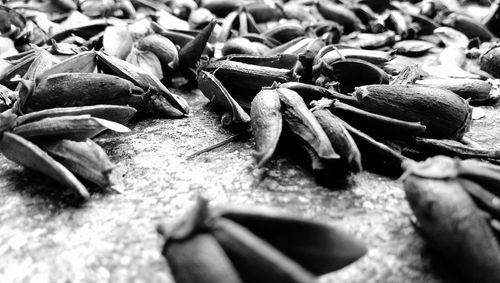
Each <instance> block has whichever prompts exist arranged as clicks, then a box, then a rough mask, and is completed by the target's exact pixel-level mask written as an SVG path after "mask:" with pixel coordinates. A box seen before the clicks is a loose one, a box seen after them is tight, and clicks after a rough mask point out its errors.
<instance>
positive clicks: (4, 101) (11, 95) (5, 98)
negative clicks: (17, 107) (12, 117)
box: [0, 85, 18, 112]
mask: <svg viewBox="0 0 500 283" xmlns="http://www.w3.org/2000/svg"><path fill="white" fill-rule="evenodd" d="M17 95H18V93H17V92H13V91H12V90H10V89H8V88H7V87H5V86H3V85H0V112H3V111H5V110H7V109H10V108H11V107H12V106H13V105H14V102H15V101H16V100H17Z"/></svg>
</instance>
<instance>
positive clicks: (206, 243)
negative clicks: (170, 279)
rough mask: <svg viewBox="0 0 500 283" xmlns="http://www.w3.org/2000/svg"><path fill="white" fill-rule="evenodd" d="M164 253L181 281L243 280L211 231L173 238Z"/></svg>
mask: <svg viewBox="0 0 500 283" xmlns="http://www.w3.org/2000/svg"><path fill="white" fill-rule="evenodd" d="M162 253H163V256H165V258H166V259H167V262H168V265H169V267H170V270H171V271H172V275H173V276H174V278H175V282H177V283H199V282H207V283H240V282H242V281H241V279H240V278H239V276H238V274H237V273H236V270H235V269H234V266H233V265H232V264H231V262H230V260H229V258H228V257H227V255H226V254H225V253H224V251H223V249H222V248H221V246H220V245H219V243H218V242H217V241H216V240H215V238H214V237H213V236H212V235H210V234H196V235H194V236H192V237H190V238H187V239H183V240H170V241H168V242H167V243H166V244H165V246H164V248H163V252H162Z"/></svg>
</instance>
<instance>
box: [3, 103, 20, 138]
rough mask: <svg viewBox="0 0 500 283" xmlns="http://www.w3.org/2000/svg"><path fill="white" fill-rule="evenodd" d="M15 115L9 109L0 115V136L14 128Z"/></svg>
mask: <svg viewBox="0 0 500 283" xmlns="http://www.w3.org/2000/svg"><path fill="white" fill-rule="evenodd" d="M17 117H18V116H17V114H16V113H15V111H14V110H13V109H12V108H11V109H8V110H5V111H2V112H1V113H0V134H1V133H3V132H5V131H10V130H11V129H12V128H14V127H15V126H16V120H17Z"/></svg>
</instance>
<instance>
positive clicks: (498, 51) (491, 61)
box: [479, 46, 500, 78]
mask: <svg viewBox="0 0 500 283" xmlns="http://www.w3.org/2000/svg"><path fill="white" fill-rule="evenodd" d="M499 66H500V46H493V47H492V48H490V49H489V50H487V51H486V52H484V53H483V54H482V55H481V57H479V67H480V68H481V70H483V71H485V72H488V73H489V74H491V75H492V76H493V77H495V78H500V67H499Z"/></svg>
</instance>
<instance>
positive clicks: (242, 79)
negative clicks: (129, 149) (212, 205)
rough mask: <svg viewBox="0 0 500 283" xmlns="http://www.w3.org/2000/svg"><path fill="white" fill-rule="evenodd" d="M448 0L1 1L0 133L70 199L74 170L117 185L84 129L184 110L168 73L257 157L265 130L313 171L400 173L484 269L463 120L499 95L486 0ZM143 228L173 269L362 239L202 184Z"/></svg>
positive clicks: (297, 259) (444, 234)
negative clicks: (181, 205)
mask: <svg viewBox="0 0 500 283" xmlns="http://www.w3.org/2000/svg"><path fill="white" fill-rule="evenodd" d="M462 2H463V1H462ZM462 2H457V1H453V0H449V1H431V0H422V1H411V3H410V2H402V1H388V0H375V1H365V0H360V1H355V0H352V1H333V0H293V1H285V0H236V1H229V0H199V1H195V0H170V1H150V0H117V1H108V0H51V1H7V2H6V3H4V4H5V5H3V6H0V33H1V37H0V110H1V111H3V112H2V113H1V114H0V135H1V136H0V150H1V151H2V152H3V154H4V155H5V156H6V157H7V158H8V159H10V160H12V161H15V162H17V163H19V164H21V165H23V166H25V167H27V168H31V169H33V170H37V171H41V172H42V173H44V174H46V175H47V176H49V177H51V178H52V179H54V180H56V181H58V182H59V183H61V184H62V185H63V186H64V187H66V188H68V191H70V192H71V193H73V195H75V196H76V199H79V200H88V199H89V197H90V195H89V192H88V188H87V187H88V186H89V185H87V183H85V184H86V185H83V184H82V182H89V183H91V184H93V185H96V186H97V187H99V188H102V189H107V190H113V191H121V186H120V176H119V174H118V173H117V172H116V170H115V169H116V166H115V165H114V164H112V163H111V161H110V160H109V158H108V156H107V154H106V153H105V151H104V150H103V149H102V148H101V147H100V146H99V145H98V144H96V143H95V142H94V141H92V138H93V137H95V136H97V135H99V134H100V133H101V132H103V131H105V130H114V131H117V132H127V131H129V129H128V128H127V127H125V126H123V125H122V124H124V123H126V122H127V121H129V120H130V119H131V118H132V117H133V116H134V115H138V116H141V117H151V116H153V117H167V118H189V115H190V107H189V105H188V103H187V102H186V99H185V98H184V97H183V96H181V95H178V94H176V93H174V92H173V91H172V90H171V89H173V88H182V89H186V90H195V89H199V90H201V92H202V93H203V95H205V96H206V97H207V98H208V99H209V100H210V102H209V105H210V108H211V109H212V110H213V111H216V112H217V113H220V114H221V124H222V126H227V127H229V128H230V129H231V130H233V131H236V132H239V133H237V135H239V134H240V133H248V132H252V134H253V137H254V140H255V147H256V152H255V159H256V165H257V166H259V167H265V166H267V164H268V161H269V160H271V159H272V158H273V155H274V153H275V151H276V150H277V148H279V147H282V148H289V149H290V148H292V150H293V151H292V152H294V153H295V152H300V153H302V156H303V157H304V159H305V160H306V162H307V164H308V167H309V168H311V169H312V171H313V173H314V174H315V175H316V176H317V177H318V180H319V181H330V180H337V179H345V178H346V176H348V175H349V174H350V173H357V172H360V171H362V170H363V169H364V168H365V169H368V170H371V171H375V172H379V173H383V174H386V175H390V176H400V175H401V174H403V173H404V174H403V177H402V179H403V181H404V187H405V191H406V194H407V198H408V201H409V203H410V206H411V208H412V209H413V211H414V212H415V215H416V217H417V220H418V222H419V223H418V224H417V225H416V226H417V227H420V229H419V231H421V232H422V233H423V234H424V235H425V236H426V238H427V239H428V240H429V241H430V242H431V243H432V244H434V245H435V246H436V247H437V249H438V250H439V251H441V252H442V253H443V254H444V255H445V256H446V257H448V258H449V260H450V261H451V262H453V263H454V264H455V265H457V266H458V267H459V270H461V271H462V272H463V273H464V274H465V276H466V277H467V278H468V280H469V281H471V282H499V281H500V275H499V272H498V271H497V270H498V269H497V268H496V266H498V263H500V248H499V246H498V242H497V241H498V240H497V239H496V238H495V237H496V236H497V235H499V233H500V232H498V231H500V224H499V223H498V221H497V220H496V217H497V216H498V212H499V208H498V198H497V196H500V195H499V192H498V191H497V190H496V188H497V187H498V184H499V180H500V169H499V168H498V167H496V166H495V165H493V164H492V163H499V162H500V155H499V154H498V151H496V150H491V149H485V148H482V147H481V146H480V145H478V144H476V143H474V142H473V141H471V140H469V139H468V138H467V133H468V132H469V131H471V130H474V128H473V125H472V121H473V116H474V115H473V111H474V109H473V107H472V106H471V105H473V106H477V105H493V104H494V103H495V102H496V101H497V98H498V97H499V95H498V85H499V79H500V67H499V66H500V45H499V44H498V41H497V40H498V38H497V37H498V36H500V2H499V1H496V2H495V3H493V4H491V5H490V3H484V2H485V1H481V0H477V1H466V3H465V2H464V3H462ZM436 156H437V157H436ZM426 158H430V159H427V161H423V162H422V163H419V162H418V161H422V160H425V159H426ZM459 158H461V159H469V160H463V161H462V160H460V159H459ZM472 159H475V160H472ZM485 215H487V217H485ZM159 231H160V232H161V234H162V235H163V236H164V237H165V239H166V244H165V247H164V249H163V254H164V255H165V257H166V258H167V260H168V263H169V265H170V267H171V270H172V273H173V275H174V277H175V280H176V281H177V282H312V281H314V277H315V276H318V275H321V274H324V273H327V272H331V271H334V270H336V269H339V268H341V267H343V266H346V265H348V264H350V263H352V262H354V261H355V260H357V259H358V258H360V257H361V256H362V255H363V254H365V252H366V249H365V247H364V245H363V244H361V243H360V242H359V241H358V240H355V239H352V238H350V237H349V236H347V235H346V234H345V233H344V232H341V231H339V230H338V229H336V228H333V227H330V226H327V225H324V224H320V223H316V222H310V221H306V220H302V219H297V218H295V217H291V216H282V215H281V216H278V215H275V214H274V213H269V212H266V211H259V210H255V211H253V209H248V210H234V209H227V208H216V209H209V208H208V204H207V202H206V201H204V200H200V201H199V203H198V204H197V206H196V207H195V209H193V211H192V212H191V213H190V214H188V215H187V216H186V217H184V218H182V219H181V220H179V223H177V224H174V225H166V226H165V225H162V226H160V228H159ZM296 232H300V233H298V234H294V233H296ZM313 239H314V241H313Z"/></svg>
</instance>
